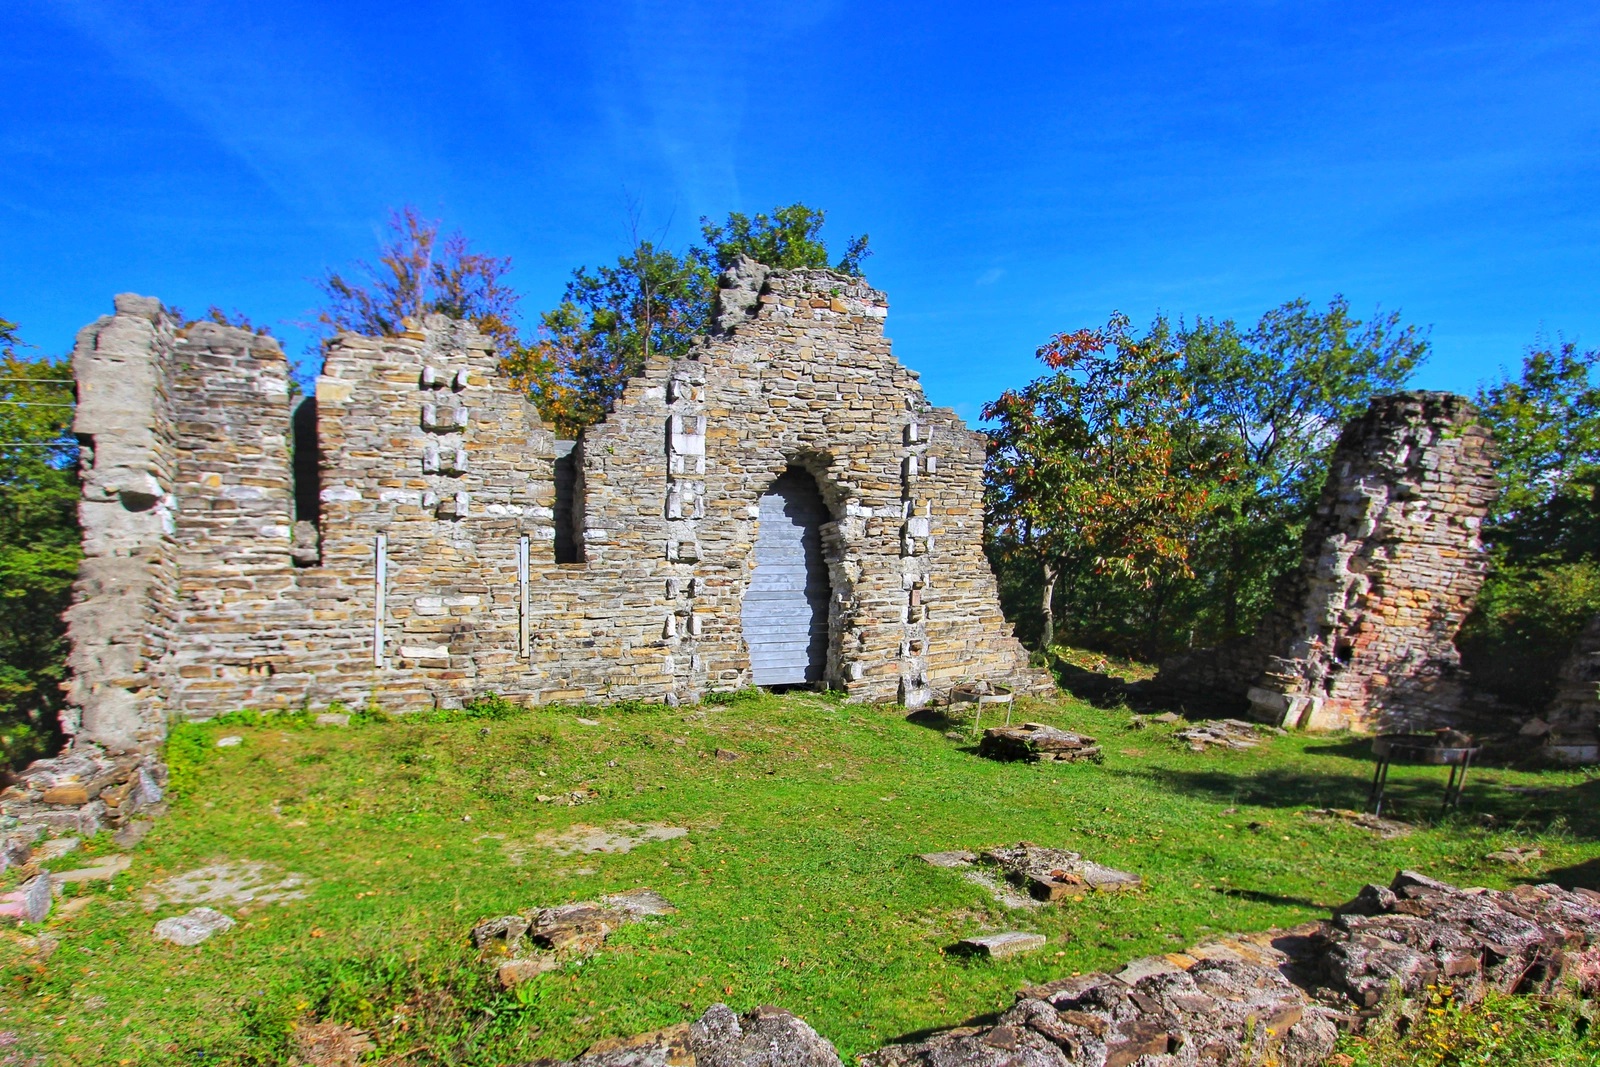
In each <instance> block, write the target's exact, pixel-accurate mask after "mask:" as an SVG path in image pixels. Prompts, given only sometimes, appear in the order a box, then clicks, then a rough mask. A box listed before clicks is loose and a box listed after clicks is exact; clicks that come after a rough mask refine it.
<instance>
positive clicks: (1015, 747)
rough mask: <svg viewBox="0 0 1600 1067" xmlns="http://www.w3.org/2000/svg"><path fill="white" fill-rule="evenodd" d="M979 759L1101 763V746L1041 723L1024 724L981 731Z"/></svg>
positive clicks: (1081, 736)
mask: <svg viewBox="0 0 1600 1067" xmlns="http://www.w3.org/2000/svg"><path fill="white" fill-rule="evenodd" d="M978 755H980V756H983V757H986V758H988V759H993V760H1002V761H1012V760H1025V761H1027V762H1029V763H1032V762H1035V761H1037V760H1041V759H1044V760H1059V761H1062V762H1066V763H1076V762H1078V761H1079V760H1091V761H1093V762H1095V763H1098V762H1100V760H1101V758H1102V757H1101V754H1100V746H1099V745H1097V744H1095V740H1094V738H1092V737H1085V736H1084V735H1083V734H1075V733H1072V732H1071V731H1068V730H1059V729H1057V728H1056V727H1054V726H1046V725H1044V724H1043V723H1037V722H1027V723H1023V724H1022V725H1021V726H991V727H990V728H989V729H987V730H985V731H983V739H982V740H981V741H979V742H978Z"/></svg>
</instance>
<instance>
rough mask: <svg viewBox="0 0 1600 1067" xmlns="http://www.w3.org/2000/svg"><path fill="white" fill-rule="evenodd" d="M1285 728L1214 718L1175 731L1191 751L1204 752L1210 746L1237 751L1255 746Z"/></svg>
mask: <svg viewBox="0 0 1600 1067" xmlns="http://www.w3.org/2000/svg"><path fill="white" fill-rule="evenodd" d="M1282 733H1284V730H1283V729H1282V728H1280V727H1277V726H1267V725H1265V724H1263V723H1251V722H1241V721H1240V720H1238V719H1212V720H1209V721H1207V722H1202V723H1198V724H1196V725H1194V726H1189V727H1185V728H1184V729H1182V730H1178V731H1177V732H1175V733H1174V734H1173V735H1172V737H1173V740H1175V741H1182V742H1184V743H1185V744H1187V745H1188V746H1189V751H1191V752H1204V751H1206V749H1208V748H1230V749H1234V750H1235V751H1242V750H1244V749H1250V748H1255V747H1256V746H1257V745H1259V744H1261V742H1262V740H1263V739H1265V738H1267V737H1271V736H1273V735H1275V734H1282Z"/></svg>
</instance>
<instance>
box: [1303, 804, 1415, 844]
mask: <svg viewBox="0 0 1600 1067" xmlns="http://www.w3.org/2000/svg"><path fill="white" fill-rule="evenodd" d="M1301 814H1302V815H1304V816H1306V817H1307V818H1310V819H1317V820H1319V821H1323V822H1328V821H1332V820H1339V821H1342V822H1347V823H1350V824H1351V825H1353V826H1359V827H1361V828H1362V829H1363V830H1371V831H1372V832H1373V833H1375V834H1377V835H1378V837H1379V838H1381V839H1383V840H1385V841H1392V840H1393V839H1395V838H1397V837H1405V836H1406V835H1407V834H1409V833H1411V831H1412V830H1413V829H1415V827H1412V826H1410V825H1408V824H1406V823H1403V822H1396V821H1395V820H1393V819H1382V818H1379V817H1378V816H1376V815H1374V814H1372V813H1371V812H1367V811H1352V810H1350V809H1349V808H1315V809H1313V810H1311V811H1305V812H1301Z"/></svg>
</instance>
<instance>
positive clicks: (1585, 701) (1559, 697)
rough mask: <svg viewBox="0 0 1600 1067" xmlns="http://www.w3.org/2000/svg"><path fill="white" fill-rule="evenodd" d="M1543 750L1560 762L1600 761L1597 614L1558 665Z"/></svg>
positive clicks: (1599, 625) (1599, 627)
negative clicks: (1557, 677) (1558, 678)
mask: <svg viewBox="0 0 1600 1067" xmlns="http://www.w3.org/2000/svg"><path fill="white" fill-rule="evenodd" d="M1545 723H1546V725H1548V726H1549V729H1550V732H1549V734H1548V735H1547V737H1546V740H1545V752H1546V753H1547V754H1548V755H1549V756H1550V757H1551V758H1552V759H1555V760H1557V761H1559V762H1561V763H1596V762H1600V615H1596V616H1595V617H1594V618H1592V619H1590V620H1589V624H1588V625H1587V626H1585V627H1584V628H1583V632H1582V633H1580V634H1579V635H1578V639H1577V640H1576V641H1574V642H1573V645H1572V651H1571V652H1570V653H1568V655H1567V660H1566V662H1565V663H1563V664H1562V665H1561V678H1560V685H1559V686H1558V687H1557V689H1556V696H1555V699H1554V700H1552V701H1551V702H1550V707H1549V709H1548V710H1547V711H1546V712H1545Z"/></svg>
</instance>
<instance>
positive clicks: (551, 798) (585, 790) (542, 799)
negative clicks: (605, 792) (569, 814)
mask: <svg viewBox="0 0 1600 1067" xmlns="http://www.w3.org/2000/svg"><path fill="white" fill-rule="evenodd" d="M533 799H535V800H537V801H538V802H539V803H541V804H561V805H564V806H566V807H569V808H572V807H576V806H577V805H579V804H587V803H589V801H591V800H599V799H600V793H599V791H598V790H595V789H591V788H589V787H588V786H586V785H585V786H579V787H578V788H577V789H572V790H569V791H567V792H565V793H537V794H535V795H534V798H533Z"/></svg>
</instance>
